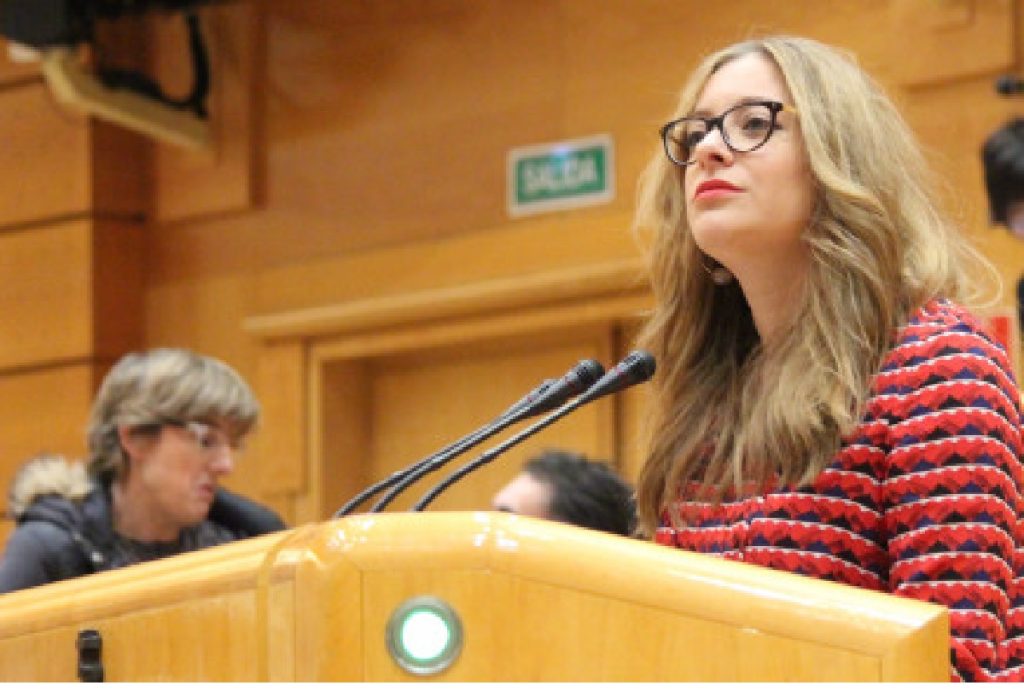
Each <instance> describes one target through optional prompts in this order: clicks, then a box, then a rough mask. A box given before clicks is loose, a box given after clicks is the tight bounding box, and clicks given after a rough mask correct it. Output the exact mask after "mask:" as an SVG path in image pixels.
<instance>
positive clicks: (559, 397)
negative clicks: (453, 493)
mask: <svg viewBox="0 0 1024 697" xmlns="http://www.w3.org/2000/svg"><path fill="white" fill-rule="evenodd" d="M603 374H604V367H603V366H602V365H601V364H600V363H598V362H597V361H595V360H593V359H590V358H588V359H586V360H582V361H580V362H579V363H577V364H576V365H575V366H573V367H572V368H571V369H570V370H569V371H568V372H567V373H566V374H565V375H563V376H562V377H561V378H559V379H558V380H557V381H555V383H554V384H553V385H551V386H550V387H549V388H548V389H547V390H545V391H544V392H542V393H541V395H540V396H539V399H537V400H536V401H535V402H527V404H526V405H524V407H522V408H520V410H519V411H516V412H513V413H512V414H508V416H506V417H504V418H499V419H498V421H496V422H495V423H494V424H493V425H491V426H488V427H485V428H484V429H481V432H480V437H479V438H475V439H473V440H472V441H471V442H469V441H467V442H466V443H460V444H459V445H458V447H455V448H452V449H451V450H449V451H447V452H445V453H443V454H439V455H436V456H434V457H432V458H430V459H428V460H427V461H425V462H423V463H422V464H419V465H417V466H415V467H414V468H413V469H412V471H410V472H407V473H405V474H404V475H403V476H402V477H401V479H399V481H398V483H397V484H395V485H394V486H393V487H392V488H391V490H390V491H389V492H387V493H386V494H385V495H384V496H382V497H381V498H380V500H378V501H377V503H375V504H374V505H373V508H371V509H370V512H371V513H380V512H381V511H382V510H384V508H385V507H386V506H387V505H388V504H389V503H391V502H392V501H394V500H395V498H396V497H397V496H398V495H399V494H401V493H402V492H403V491H405V490H406V489H408V488H409V487H410V486H412V485H413V484H415V483H416V482H418V481H419V480H420V479H422V478H423V477H425V476H427V475H428V474H430V473H431V472H435V471H437V470H438V469H440V468H441V467H443V466H444V465H446V464H447V463H448V462H451V460H452V459H454V458H455V457H457V456H459V455H461V454H462V453H464V452H466V451H467V450H469V449H470V448H472V447H473V446H475V445H477V444H478V443H480V442H481V441H483V440H485V439H487V438H490V437H491V436H492V435H494V434H495V433H497V432H498V431H501V430H503V429H505V428H508V427H509V426H511V425H512V424H514V423H516V422H518V421H521V420H522V419H525V418H527V417H529V416H533V415H535V414H540V413H543V412H545V411H550V410H551V409H554V408H555V407H557V406H560V405H562V404H563V403H565V401H566V400H567V399H569V398H570V397H575V396H576V395H578V394H580V393H581V392H583V391H584V390H585V389H587V388H588V387H590V386H591V385H592V384H594V382H595V381H596V380H597V379H598V378H600V377H601V376H602V375H603ZM474 435H475V434H474Z"/></svg>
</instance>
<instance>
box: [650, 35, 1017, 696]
mask: <svg viewBox="0 0 1024 697" xmlns="http://www.w3.org/2000/svg"><path fill="white" fill-rule="evenodd" d="M935 117H936V118H942V114H935ZM661 134H662V141H663V143H662V144H663V146H664V148H663V149H664V152H660V153H659V154H658V156H657V157H656V158H655V159H654V160H652V162H651V163H650V165H649V166H648V168H647V170H646V171H645V173H644V175H643V177H642V180H641V190H640V202H639V207H638V214H637V221H636V223H637V228H638V231H639V232H640V233H650V234H651V236H652V240H651V250H650V251H651V255H650V256H651V267H652V279H653V287H654V292H655V297H656V308H655V311H654V312H653V314H652V316H651V318H650V320H649V323H648V325H647V326H646V329H645V332H644V335H643V337H642V341H641V343H642V344H644V345H645V347H646V348H648V349H649V350H651V352H652V353H653V354H654V355H655V357H656V358H657V360H658V366H659V368H658V375H657V377H656V378H655V380H656V382H655V399H654V405H655V406H654V411H655V413H654V421H653V424H654V428H653V431H652V441H651V447H650V448H649V451H648V455H647V460H646V462H645V467H644V469H643V472H642V474H641V476H640V479H639V482H638V507H639V516H640V522H641V527H642V530H643V532H644V533H645V534H647V535H649V536H651V537H653V538H654V539H655V540H656V541H657V542H660V543H663V544H666V545H673V546H676V547H680V548H683V549H687V550H693V551H699V552H705V553H709V554H715V555H719V556H721V557H724V558H727V559H734V560H740V561H745V562H749V563H753V564H759V565H763V566H767V567H772V568H776V569H783V570H786V571H790V572H794V573H798V574H804V575H807V576H813V577H816V578H820V579H828V580H832V581H837V582H840V583H846V584H850V585H853V586H860V587H864V588H869V589H875V590H880V591H887V592H890V593H894V594H897V595H900V596H906V597H909V598H917V599H920V600H925V601H929V602H934V603H941V604H945V605H947V606H949V608H950V618H951V628H952V637H951V643H952V651H951V656H952V678H953V679H954V680H979V681H980V680H1020V679H1021V677H1022V676H1024V581H1022V578H1021V576H1022V574H1021V566H1022V563H1024V554H1022V552H1021V543H1022V533H1024V527H1022V522H1021V520H1022V498H1021V492H1022V487H1024V475H1022V465H1021V414H1020V412H1019V405H1020V397H1019V394H1018V389H1017V386H1016V384H1015V382H1014V376H1013V375H1012V372H1011V367H1010V364H1009V360H1008V358H1007V354H1006V351H1005V350H1004V348H1003V347H1002V346H1001V345H999V344H998V343H997V342H996V341H994V340H993V339H992V337H991V336H990V334H989V333H988V332H987V331H986V329H985V325H984V323H983V322H982V321H980V320H979V319H978V318H977V317H976V316H974V315H973V314H971V312H970V311H969V310H968V309H966V307H965V304H966V303H967V302H969V301H972V300H974V299H976V298H978V297H981V296H980V294H978V293H975V292H973V289H974V282H975V281H978V280H979V279H984V278H991V277H992V276H991V274H992V270H991V266H990V265H989V264H988V263H987V262H985V261H984V259H983V258H982V257H981V256H980V255H979V254H977V253H976V252H975V251H973V250H972V249H971V247H970V246H969V245H968V244H967V243H966V242H965V241H964V240H963V239H962V238H961V237H960V236H959V234H958V232H957V231H956V230H955V229H954V228H953V226H952V225H951V224H950V223H949V222H947V221H946V220H945V218H944V217H943V216H942V215H941V214H940V212H939V209H938V206H937V204H936V202H935V201H936V199H935V195H934V193H933V191H932V189H931V185H930V182H929V175H928V173H927V168H926V164H925V162H924V159H923V157H922V155H921V152H920V150H919V147H918V146H917V145H916V144H915V141H914V138H913V136H912V134H911V132H910V130H909V128H908V127H907V126H906V125H905V123H904V122H903V120H902V119H901V117H900V116H899V114H898V113H897V111H896V109H895V108H894V106H893V104H892V103H891V102H890V100H889V99H888V98H887V97H885V96H884V95H883V93H882V92H881V91H880V89H879V88H878V87H877V86H876V85H875V83H874V82H873V81H872V80H871V79H870V78H869V77H867V76H866V75H865V74H864V73H863V72H862V71H861V70H860V69H859V68H858V67H857V66H856V64H855V63H854V61H853V60H852V59H851V58H849V57H847V56H846V55H845V54H843V53H840V52H839V51H836V50H834V49H832V48H829V47H827V46H824V45H822V44H820V43H817V42H815V41H811V40H806V39H800V38H791V37H772V38H765V39H762V40H752V41H748V42H744V43H740V44H737V45H734V46H730V47H728V48H725V49H724V50H722V51H720V52H718V53H716V54H714V55H712V56H710V57H709V58H707V59H706V60H705V61H704V62H703V63H702V64H701V65H700V66H699V67H698V68H697V70H696V72H695V73H694V74H693V76H692V77H691V78H690V80H689V82H688V83H687V84H686V86H685V87H684V88H683V90H682V93H681V97H680V99H679V103H678V106H677V107H676V111H675V113H674V116H673V117H672V119H671V120H670V121H669V123H668V124H667V125H665V126H664V128H663V129H662V132H661ZM984 274H989V275H987V276H986V275H984Z"/></svg>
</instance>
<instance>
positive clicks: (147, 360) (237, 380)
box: [87, 348, 260, 477]
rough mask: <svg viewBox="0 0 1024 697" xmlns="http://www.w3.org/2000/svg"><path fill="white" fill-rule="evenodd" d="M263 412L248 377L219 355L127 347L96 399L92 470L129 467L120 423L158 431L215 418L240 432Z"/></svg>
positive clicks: (115, 471) (99, 473)
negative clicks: (137, 350) (130, 350)
mask: <svg viewBox="0 0 1024 697" xmlns="http://www.w3.org/2000/svg"><path fill="white" fill-rule="evenodd" d="M259 412H260V407H259V403H258V402H257V401H256V397H255V396H254V395H253V393H252V391H251V390H250V389H249V386H248V385H247V384H246V382H245V380H243V379H242V377H241V376H240V375H239V374H238V373H237V372H235V371H234V369H232V368H231V367H230V366H228V365H227V364H225V363H222V362H221V361H219V360H217V359H216V358H211V357H210V356H202V355H199V354H197V353H193V352H191V351H187V350H185V349H175V348H160V349H153V350H151V351H147V352H145V353H129V354H127V355H126V356H124V357H123V358H121V360H119V361H118V362H117V363H116V364H115V365H114V367H113V368H111V370H110V372H109V373H107V376H106V377H105V378H104V379H103V384H102V385H100V389H99V392H98V393H97V395H96V399H95V401H94V402H93V406H92V413H91V414H90V416H89V427H88V443H89V457H88V459H87V467H88V471H89V474H90V475H92V476H94V477H103V476H119V475H121V474H123V472H124V471H125V470H126V468H127V467H128V465H129V463H128V456H127V453H125V451H124V449H123V448H122V446H121V441H120V438H119V436H118V432H117V429H118V426H128V427H129V428H131V429H132V430H134V431H145V430H147V429H149V430H154V431H155V430H159V428H160V427H161V426H162V425H164V424H167V423H184V422H187V421H207V422H209V421H215V420H216V421H225V422H227V425H228V428H229V430H230V431H231V435H232V436H233V437H235V438H238V437H241V436H244V435H245V434H246V433H248V432H249V431H250V430H251V429H252V428H253V427H254V426H255V425H256V422H257V420H258V418H259Z"/></svg>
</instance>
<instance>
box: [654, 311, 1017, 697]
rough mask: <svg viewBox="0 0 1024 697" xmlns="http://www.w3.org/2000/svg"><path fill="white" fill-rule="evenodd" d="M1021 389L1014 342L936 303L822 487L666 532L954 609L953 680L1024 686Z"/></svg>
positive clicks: (882, 381)
mask: <svg viewBox="0 0 1024 697" xmlns="http://www.w3.org/2000/svg"><path fill="white" fill-rule="evenodd" d="M1021 449H1022V442H1021V410H1020V397H1019V394H1018V390H1017V386H1016V384H1015V381H1014V377H1013V372H1012V369H1011V367H1010V365H1009V361H1008V359H1007V356H1006V352H1005V351H1004V349H1003V347H1002V346H1000V345H999V344H997V343H996V342H995V341H993V340H992V339H991V338H990V337H989V335H988V333H987V332H986V331H985V330H984V329H983V328H982V327H981V324H980V322H979V321H978V320H977V319H976V318H975V317H973V316H972V315H971V314H969V313H968V312H967V311H965V310H964V309H962V308H960V307H959V306H957V305H955V304H953V303H950V302H947V301H932V302H930V303H928V304H927V305H925V306H924V307H923V308H921V309H920V310H919V311H918V312H917V313H916V314H915V315H914V317H913V318H912V320H911V321H910V322H909V324H908V325H907V326H906V327H905V328H904V329H903V330H901V331H900V333H899V336H898V339H897V341H896V346H895V348H893V349H892V351H891V352H890V353H889V354H888V355H887V356H886V359H885V362H884V365H883V368H882V370H881V372H880V373H879V374H878V375H877V376H876V377H875V379H874V381H873V383H872V386H871V394H870V395H869V399H868V401H867V405H866V411H865V415H864V418H863V420H862V421H861V422H860V425H859V426H858V428H857V429H856V431H855V432H854V433H853V434H852V435H850V436H849V437H848V438H845V439H844V440H843V446H842V448H841V449H840V451H839V453H838V454H837V455H836V457H835V459H834V460H833V461H832V463H831V464H830V465H829V466H828V467H827V468H826V469H825V470H824V471H823V472H822V473H821V475H819V476H818V478H817V479H816V480H815V481H814V483H813V484H811V485H810V486H807V487H803V488H799V489H797V488H794V487H784V488H779V489H775V490H774V491H772V492H770V493H767V494H764V495H755V496H748V497H744V498H741V499H739V500H731V501H726V502H725V503H720V504H707V503H693V502H686V501H680V502H679V503H677V504H675V505H676V506H677V507H678V513H679V518H678V519H679V520H684V521H687V524H686V526H685V527H682V528H674V527H672V525H671V523H670V522H669V520H670V518H669V515H668V512H667V511H666V512H665V514H664V515H663V517H662V526H661V527H660V528H659V529H658V531H657V534H656V537H655V539H656V540H657V541H658V542H660V543H662V544H667V545H672V546H677V547H681V548H683V549H688V550H693V551H699V552H706V553H711V554H716V555H720V556H722V557H724V558H727V559H736V560H742V561H746V562H750V563H754V564H760V565H762V566H768V567H772V568H775V569H783V570H786V571H793V572H796V573H799V574H805V575H807V576H813V577H816V578H821V579H827V580H832V581H839V582H841V583H848V584H850V585H853V586H861V587H863V588H870V589H875V590H886V591H889V592H892V593H895V594H896V595H900V596H906V597H910V598H917V599H919V600H925V601H929V602H934V603H941V604H944V605H947V606H948V607H949V608H950V625H951V632H952V637H951V643H952V651H951V658H952V679H953V680H978V681H988V680H999V681H1003V680H1006V681H1019V680H1022V679H1024V499H1022V492H1024V467H1022V464H1021V452H1022V450H1021Z"/></svg>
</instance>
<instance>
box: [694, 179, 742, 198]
mask: <svg viewBox="0 0 1024 697" xmlns="http://www.w3.org/2000/svg"><path fill="white" fill-rule="evenodd" d="M736 191H741V189H740V188H739V187H738V186H736V185H734V184H730V183H729V182H727V181H725V180H724V179H708V180H707V181H706V182H701V184H700V186H698V187H697V191H695V192H694V194H693V197H694V198H699V197H700V196H704V195H714V194H720V193H721V194H725V193H730V192H736Z"/></svg>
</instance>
